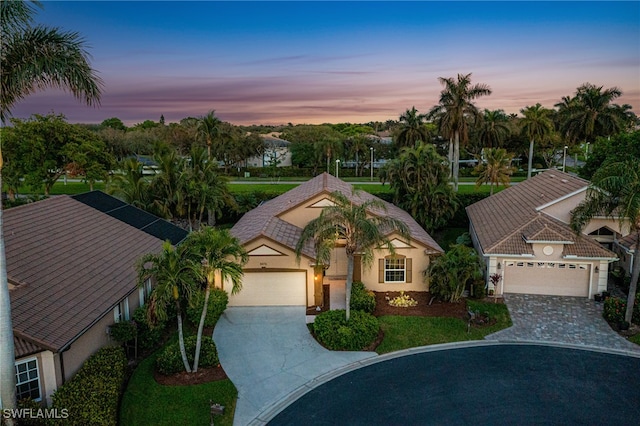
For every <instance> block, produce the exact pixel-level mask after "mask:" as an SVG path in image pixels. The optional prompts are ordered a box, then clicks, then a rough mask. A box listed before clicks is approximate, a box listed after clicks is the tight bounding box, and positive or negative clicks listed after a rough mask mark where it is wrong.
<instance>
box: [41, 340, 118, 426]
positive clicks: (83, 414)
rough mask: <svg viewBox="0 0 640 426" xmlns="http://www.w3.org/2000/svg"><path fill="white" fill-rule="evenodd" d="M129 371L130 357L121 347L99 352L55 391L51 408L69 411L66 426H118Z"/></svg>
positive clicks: (103, 349)
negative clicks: (121, 401)
mask: <svg viewBox="0 0 640 426" xmlns="http://www.w3.org/2000/svg"><path fill="white" fill-rule="evenodd" d="M126 369H127V357H126V356H125V353H124V349H123V348H122V347H119V346H118V347H115V346H114V347H105V348H102V349H100V350H99V351H98V352H96V353H95V354H94V355H92V356H90V357H89V359H87V360H86V361H85V363H84V364H83V365H82V367H80V370H78V372H77V373H76V375H75V376H73V378H72V379H71V380H69V381H68V382H67V383H65V384H64V385H62V386H60V387H59V388H58V389H57V390H56V391H55V393H54V394H53V404H52V408H57V409H58V410H62V409H63V408H66V409H67V410H68V413H69V417H68V418H67V419H66V420H65V424H66V425H73V426H75V425H78V426H86V425H96V426H110V425H113V426H115V425H117V424H118V403H119V401H120V396H121V394H122V392H123V386H124V382H125V376H126Z"/></svg>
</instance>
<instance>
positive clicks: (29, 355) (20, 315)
mask: <svg viewBox="0 0 640 426" xmlns="http://www.w3.org/2000/svg"><path fill="white" fill-rule="evenodd" d="M186 235H187V233H186V231H184V230H181V229H180V228H177V227H175V226H174V225H172V224H170V223H169V222H167V221H165V220H163V219H159V218H158V217H156V216H153V215H149V214H148V213H146V212H144V211H142V210H139V209H137V208H135V207H132V206H130V205H128V204H126V203H123V202H122V201H120V200H118V199H115V198H113V197H111V196H109V195H106V194H104V193H102V192H100V191H92V192H90V193H87V194H80V195H76V196H67V195H62V196H56V197H52V198H48V199H46V200H43V201H38V202H35V203H31V204H26V205H23V206H19V207H14V208H12V209H8V210H6V211H5V212H4V238H5V247H6V260H7V264H6V266H7V278H8V281H9V295H10V298H11V316H12V323H13V332H14V346H15V347H14V350H15V358H16V378H17V394H18V399H21V398H24V397H31V398H32V399H34V400H36V401H40V400H43V401H47V402H50V398H51V395H52V394H53V392H54V391H55V389H56V388H57V387H58V386H60V385H61V384H62V383H64V382H65V381H66V380H68V379H70V378H71V376H73V374H74V373H75V372H76V371H77V370H78V368H79V367H80V366H81V365H82V363H83V362H84V361H85V360H86V359H87V358H88V357H89V356H90V355H92V354H93V353H94V352H96V351H97V350H98V349H99V348H101V347H103V346H105V345H109V344H113V342H112V341H111V340H110V338H109V334H108V330H109V327H110V326H111V325H113V324H114V323H115V322H118V321H121V320H128V319H129V318H130V316H131V315H132V314H133V310H135V309H136V308H137V307H138V306H142V305H143V304H144V301H145V299H146V298H147V297H148V296H149V294H150V292H151V283H148V284H147V285H146V286H145V288H141V289H138V287H137V273H136V262H137V260H138V258H139V257H140V256H142V255H144V254H146V253H149V252H157V251H160V250H161V249H162V243H163V241H165V240H167V239H168V240H170V241H172V242H173V243H174V244H177V243H178V242H179V241H180V240H182V239H183V238H185V237H186Z"/></svg>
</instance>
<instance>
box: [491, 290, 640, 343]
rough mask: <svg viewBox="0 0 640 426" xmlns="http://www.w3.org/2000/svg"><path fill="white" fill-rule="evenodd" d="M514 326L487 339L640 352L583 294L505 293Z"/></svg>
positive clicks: (599, 305) (598, 307)
mask: <svg viewBox="0 0 640 426" xmlns="http://www.w3.org/2000/svg"><path fill="white" fill-rule="evenodd" d="M504 301H505V303H506V305H507V307H508V308H509V314H510V315H511V320H512V321H513V326H512V327H510V328H507V329H505V330H501V331H498V332H497V333H493V334H490V335H488V336H486V337H485V339H486V340H498V341H503V342H504V341H516V342H518V341H521V342H533V341H536V342H553V343H565V344H570V345H578V346H588V347H597V348H605V349H614V350H621V351H632V352H640V346H638V345H635V344H633V343H631V342H629V341H627V340H626V339H625V338H623V337H621V336H620V335H618V333H616V332H615V331H613V330H612V329H611V327H609V324H607V322H606V321H605V320H604V318H602V303H596V302H594V301H593V300H590V299H587V298H584V297H561V296H539V295H530V294H505V296H504Z"/></svg>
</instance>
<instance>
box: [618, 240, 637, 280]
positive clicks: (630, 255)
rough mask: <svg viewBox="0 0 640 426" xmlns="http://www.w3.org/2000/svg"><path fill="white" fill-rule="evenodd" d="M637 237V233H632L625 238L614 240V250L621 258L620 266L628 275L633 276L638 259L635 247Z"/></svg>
mask: <svg viewBox="0 0 640 426" xmlns="http://www.w3.org/2000/svg"><path fill="white" fill-rule="evenodd" d="M636 238H637V234H636V233H631V234H629V235H627V236H626V237H624V238H621V239H619V240H616V241H614V244H613V251H614V252H615V253H616V254H617V255H618V257H619V258H620V261H619V262H618V266H620V267H621V268H622V270H624V272H625V274H626V275H628V276H631V273H632V269H633V264H634V262H637V261H638V257H637V256H636V249H635V246H636V242H637V241H636Z"/></svg>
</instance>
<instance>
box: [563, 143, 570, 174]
mask: <svg viewBox="0 0 640 426" xmlns="http://www.w3.org/2000/svg"><path fill="white" fill-rule="evenodd" d="M567 148H569V147H568V146H567V145H565V146H564V155H563V156H562V171H563V172H565V171H566V168H567Z"/></svg>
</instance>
